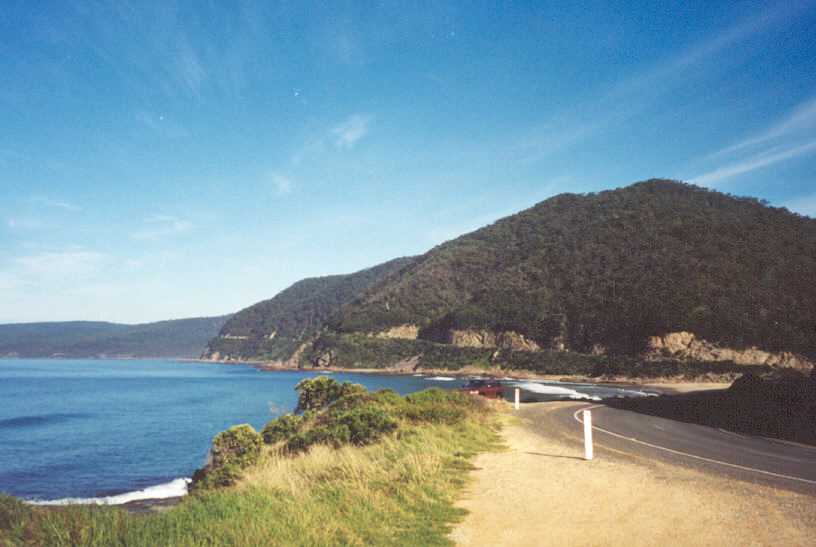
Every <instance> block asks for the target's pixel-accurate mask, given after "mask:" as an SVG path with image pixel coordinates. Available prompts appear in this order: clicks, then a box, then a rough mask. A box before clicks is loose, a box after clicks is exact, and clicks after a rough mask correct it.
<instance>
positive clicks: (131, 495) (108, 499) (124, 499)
mask: <svg viewBox="0 0 816 547" xmlns="http://www.w3.org/2000/svg"><path fill="white" fill-rule="evenodd" d="M190 482H192V480H191V479H188V478H182V479H175V480H172V481H170V482H166V483H164V484H157V485H156V486H148V487H147V488H145V489H144V490H136V491H134V492H125V493H124V494H117V495H115V496H105V497H101V498H62V499H58V500H31V501H29V502H28V503H30V504H32V505H74V504H83V505H91V504H93V505H121V504H123V503H130V502H132V501H139V500H159V499H167V498H178V497H181V496H186V495H187V486H188V485H189V484H190Z"/></svg>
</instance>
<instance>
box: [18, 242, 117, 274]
mask: <svg viewBox="0 0 816 547" xmlns="http://www.w3.org/2000/svg"><path fill="white" fill-rule="evenodd" d="M106 259H107V255H105V254H103V253H99V252H96V251H91V250H87V249H82V248H74V249H63V250H58V251H41V252H38V253H35V254H31V255H25V256H20V257H17V258H14V259H13V260H12V264H13V265H14V267H15V269H16V271H17V273H18V275H19V276H22V277H23V278H26V279H27V278H29V277H31V276H33V277H36V278H41V277H56V276H63V277H71V278H75V277H87V276H90V275H92V274H94V273H96V272H98V270H99V268H100V267H101V266H102V265H103V264H104V262H105V261H106ZM6 275H7V274H6Z"/></svg>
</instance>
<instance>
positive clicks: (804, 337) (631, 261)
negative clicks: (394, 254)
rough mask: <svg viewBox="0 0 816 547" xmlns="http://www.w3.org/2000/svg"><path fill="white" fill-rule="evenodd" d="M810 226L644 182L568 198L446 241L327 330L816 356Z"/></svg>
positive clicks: (632, 349) (728, 200)
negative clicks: (689, 337) (498, 333)
mask: <svg viewBox="0 0 816 547" xmlns="http://www.w3.org/2000/svg"><path fill="white" fill-rule="evenodd" d="M814 279H816V221H814V220H813V219H809V218H806V217H802V216H799V215H796V214H793V213H790V212H789V211H787V210H785V209H777V208H772V207H768V206H767V205H765V204H764V203H762V202H760V201H758V200H755V199H750V198H736V197H733V196H729V195H725V194H722V193H718V192H714V191H710V190H705V189H703V188H698V187H695V186H692V185H688V184H683V183H679V182H673V181H665V180H650V181H646V182H642V183H638V184H634V185H632V186H629V187H627V188H623V189H619V190H613V191H606V192H601V193H598V194H587V195H573V194H563V195H559V196H556V197H554V198H551V199H548V200H546V201H544V202H542V203H540V204H538V205H536V206H535V207H532V208H531V209H528V210H526V211H523V212H521V213H518V214H516V215H512V216H510V217H507V218H504V219H502V220H499V221H498V222H496V223H494V224H492V225H490V226H487V227H485V228H482V229H480V230H477V231H475V232H473V233H470V234H467V235H464V236H462V237H459V238H457V239H455V240H453V241H449V242H447V243H444V244H442V245H440V246H438V247H436V248H434V249H432V250H431V251H430V252H428V253H427V254H425V255H423V256H421V257H419V258H418V259H417V260H416V261H415V262H414V263H412V264H410V265H409V266H407V267H406V268H404V269H402V270H400V271H399V272H396V273H395V274H393V275H391V276H390V277H389V278H388V279H387V280H385V281H384V282H383V283H380V284H379V285H378V286H376V287H375V288H374V289H372V290H369V291H367V293H366V294H365V295H364V296H363V297H362V298H361V299H359V301H357V302H355V303H352V304H350V305H348V306H346V307H345V308H344V309H343V311H342V314H341V316H340V317H339V318H338V319H337V320H336V321H334V323H333V327H334V328H335V329H336V330H338V331H341V332H360V331H364V332H371V331H379V330H382V329H383V328H386V327H388V326H392V325H401V324H405V323H411V324H416V325H419V326H420V327H422V333H421V336H422V337H424V338H428V339H432V340H433V339H436V340H438V339H440V332H441V333H444V332H445V331H447V330H449V329H451V328H467V327H486V328H491V329H495V330H503V329H508V330H514V331H517V332H520V333H523V334H525V335H527V336H529V337H532V338H533V339H534V340H536V341H538V342H539V343H540V344H543V345H544V346H550V345H551V344H552V343H553V341H554V340H556V339H559V338H561V339H563V341H564V342H565V343H566V346H567V347H568V348H570V349H572V350H575V351H579V352H589V351H590V350H591V349H592V347H593V345H596V344H599V345H602V346H604V347H605V348H607V349H608V350H609V351H611V352H615V353H623V354H630V355H632V354H636V353H638V352H639V351H641V350H642V349H643V346H644V343H645V341H646V340H647V337H649V336H652V335H655V334H661V333H666V332H671V331H678V330H688V331H692V332H694V333H696V334H697V335H698V336H700V337H701V338H704V339H707V340H709V341H712V342H715V343H720V344H723V345H726V346H731V347H738V348H741V347H748V346H757V347H761V348H764V349H767V350H771V351H778V350H787V351H794V352H799V353H802V354H806V355H809V356H811V357H813V356H816V345H814V344H813V340H814V335H816V283H814V282H813V280H814Z"/></svg>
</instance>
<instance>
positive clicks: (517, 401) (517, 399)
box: [516, 388, 521, 410]
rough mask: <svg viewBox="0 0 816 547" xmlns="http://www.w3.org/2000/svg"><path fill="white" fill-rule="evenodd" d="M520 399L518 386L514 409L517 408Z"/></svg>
mask: <svg viewBox="0 0 816 547" xmlns="http://www.w3.org/2000/svg"><path fill="white" fill-rule="evenodd" d="M520 399H521V396H520V395H519V388H516V410H518V409H519V402H520Z"/></svg>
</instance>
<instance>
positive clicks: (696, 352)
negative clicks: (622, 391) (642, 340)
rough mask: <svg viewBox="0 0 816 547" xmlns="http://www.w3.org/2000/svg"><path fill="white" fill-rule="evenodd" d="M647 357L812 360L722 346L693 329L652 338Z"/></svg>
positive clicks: (795, 363) (772, 362) (799, 364)
mask: <svg viewBox="0 0 816 547" xmlns="http://www.w3.org/2000/svg"><path fill="white" fill-rule="evenodd" d="M644 357H645V358H647V359H651V360H655V359H664V358H667V357H668V358H672V359H682V360H691V361H733V362H734V363H736V364H738V365H769V366H774V367H792V368H797V369H809V368H811V367H813V363H812V362H810V361H809V360H808V359H806V358H805V357H803V356H801V355H796V354H794V353H790V352H787V351H781V352H776V353H773V352H768V351H763V350H761V349H758V348H754V347H751V348H747V349H733V348H723V347H720V346H717V345H716V344H713V343H711V342H708V341H706V340H702V339H699V338H697V336H696V335H695V334H694V333H693V332H687V331H680V332H670V333H668V334H665V335H663V336H652V337H650V338H649V344H648V349H647V350H646V352H645V353H644Z"/></svg>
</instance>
